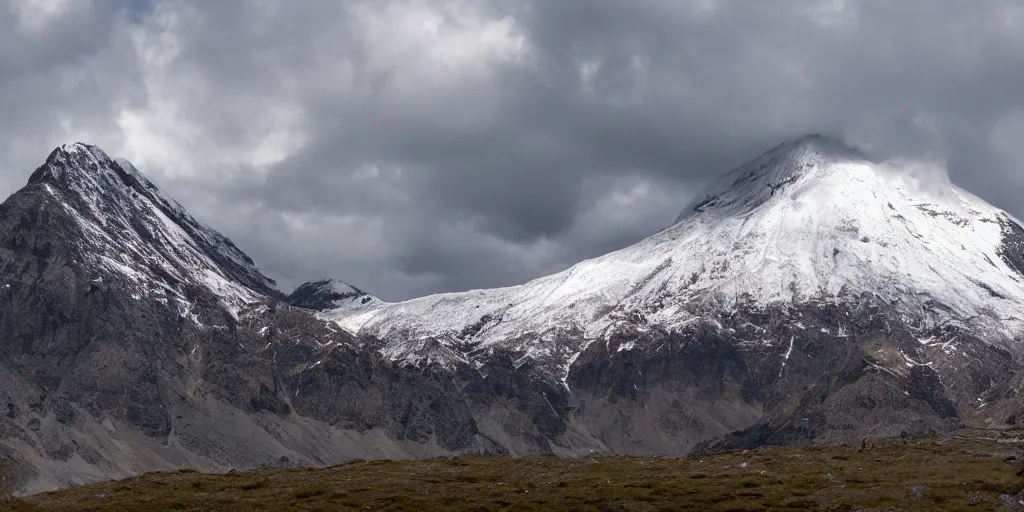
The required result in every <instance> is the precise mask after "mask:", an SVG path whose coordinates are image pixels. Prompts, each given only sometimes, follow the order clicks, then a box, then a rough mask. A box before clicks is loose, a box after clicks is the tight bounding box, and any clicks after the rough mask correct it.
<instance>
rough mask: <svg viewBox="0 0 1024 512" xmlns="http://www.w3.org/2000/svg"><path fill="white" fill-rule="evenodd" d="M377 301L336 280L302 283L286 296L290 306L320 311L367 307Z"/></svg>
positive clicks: (357, 289)
mask: <svg viewBox="0 0 1024 512" xmlns="http://www.w3.org/2000/svg"><path fill="white" fill-rule="evenodd" d="M377 301H378V300H377V298H376V297H374V296H373V295H370V294H368V293H366V292H364V291H362V290H360V289H359V288H356V287H355V286H352V285H350V284H348V283H346V282H343V281H338V280H336V279H322V280H320V281H312V282H308V283H303V284H301V285H299V287H298V288H296V289H295V291H293V292H292V293H291V294H290V295H289V296H288V303H289V304H291V305H292V306H295V307H299V308H304V309H314V310H320V311H322V310H337V309H339V308H359V307H364V306H367V307H368V306H370V305H371V304H373V303H375V302H377Z"/></svg>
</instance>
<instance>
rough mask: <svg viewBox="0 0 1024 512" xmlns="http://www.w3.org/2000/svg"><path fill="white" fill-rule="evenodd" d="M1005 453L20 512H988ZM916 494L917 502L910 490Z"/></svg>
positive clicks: (464, 471)
mask: <svg viewBox="0 0 1024 512" xmlns="http://www.w3.org/2000/svg"><path fill="white" fill-rule="evenodd" d="M1011 453H1020V447H1018V446H1017V445H1016V444H1013V443H1006V442H1002V443H1000V442H996V441H992V440H977V439H975V440H969V439H959V440H955V439H947V440H938V439H921V440H915V441H909V442H906V443H888V444H884V445H879V446H875V447H871V448H869V449H868V450H866V451H860V450H859V449H858V448H856V447H844V446H832V447H789V448H764V449H760V450H755V451H751V452H749V453H729V454H722V455H716V456H713V457H705V458H692V459H659V458H600V459H576V460H568V459H555V458H544V457H526V458H518V459H513V458H484V457H465V458H457V459H444V460H441V459H439V460H429V461H418V462H360V463H354V464H348V465H344V466H338V467H332V468H326V469H316V470H313V469H289V470H262V471H254V472H247V473H234V472H233V473H229V474H225V475H207V474H200V473H195V472H191V471H187V470H186V471H178V472H173V473H153V474H147V475H143V476H141V477H138V478H135V479H132V480H127V481H121V482H111V483H105V484H99V485H93V486H89V487H83V488H79V489H69V490H65V491H60V492H56V493H49V494H43V495H37V496H33V497H31V498H30V499H29V500H28V501H27V502H21V503H20V504H19V505H18V506H21V507H25V508H23V509H22V510H29V509H31V510H36V511H41V510H47V511H48V510H54V511H72V510H75V511H77V510H90V511H97V512H101V511H128V510H132V511H135V510H138V511H151V510H152V511H155V510H160V511H164V510H205V511H209V510H226V511H259V510H264V511H278V510H309V511H312V510H323V511H327V510H387V511H421V510H439V511H445V510H469V511H481V512H483V511H497V510H507V511H529V510H538V511H540V510H543V511H619V510H641V511H670V510H700V511H703V510H718V511H754V510H797V511H798V510H834V511H854V510H894V511H895V510H898V511H908V510H922V511H924V510H927V511H941V510H986V511H988V510H995V509H997V508H998V506H999V495H1000V494H1002V493H1016V492H1017V491H1020V490H1021V488H1024V477H1021V476H1019V475H1018V474H1017V473H1018V469H1020V466H1015V465H1013V464H1010V463H1009V462H1007V461H1006V460H1005V459H1006V457H1007V455H1009V454H1011ZM915 488H916V492H915Z"/></svg>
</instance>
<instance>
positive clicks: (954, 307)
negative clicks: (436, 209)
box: [0, 136, 1024, 493]
mask: <svg viewBox="0 0 1024 512" xmlns="http://www.w3.org/2000/svg"><path fill="white" fill-rule="evenodd" d="M932 185H934V184H932ZM0 267H2V274H0V311H2V313H0V400H4V402H3V404H0V405H5V409H6V410H5V414H3V415H0V457H2V458H3V460H4V461H5V462H6V465H7V466H9V467H10V468H12V472H11V473H12V476H13V477H14V480H15V481H14V484H15V486H16V487H17V488H18V489H19V490H20V491H21V492H26V493H31V492H38V491H43V490H48V489H53V488H58V487H66V486H71V485H77V484H81V483H86V482H91V481H96V480H103V479H111V478H120V477H127V476H131V475H135V474H138V473H140V472H144V471H152V470H161V469H174V468H181V467H191V468H196V469H200V470H205V471H224V470H227V469H231V468H239V469H245V468H252V467H260V466H289V465H325V464H335V463H341V462H344V461H347V460H352V459H373V458H420V457H433V456H443V455H452V454H467V453H480V454H512V455H519V454H527V453H546V454H553V455H559V456H578V455H592V454H596V455H610V454H629V455H665V456H679V455H684V454H687V453H691V452H694V451H696V452H698V453H702V452H710V451H717V450H727V449H739V448H747V447H753V446H759V445H764V444H789V443H805V442H849V441H852V440H858V439H860V438H861V437H863V436H876V437H888V436H901V435H902V436H912V435H920V434H924V433H928V432H938V431H948V430H951V429H956V428H959V427H963V426H974V427H983V428H1005V427H1010V426H1013V425H1015V424H1017V422H1018V421H1021V422H1024V404H1022V402H1021V401H1020V400H1019V398H1018V396H1019V393H1020V391H1021V388H1022V386H1024V371H1022V370H1024V366H1022V364H1021V356H1022V355H1024V354H1022V349H1021V347H1022V344H1021V335H1022V333H1024V313H1022V311H1024V309H1022V307H1024V273H1022V271H1024V228H1022V227H1021V225H1020V223H1019V222H1018V221H1017V220H1016V219H1014V218H1012V217H1011V216H1009V215H1008V214H1006V213H1004V212H1002V211H1000V210H998V209H996V208H994V207H992V206H990V205H988V204H986V203H985V202H983V201H981V200H980V199H978V198H976V197H973V196H971V195H970V194H968V193H967V192H965V191H962V190H960V189H958V188H956V187H955V186H953V185H951V184H949V183H940V184H938V186H928V187H923V186H920V184H919V183H916V182H914V181H913V180H910V179H909V178H907V175H906V174H905V173H901V172H900V169H899V168H898V164H892V163H885V162H876V161H872V160H871V159H870V158H868V157H866V156H864V155H862V154H861V153H859V152H858V151H856V150H854V149H851V148H849V147H847V146H845V145H844V144H842V143H841V142H839V141H836V140H832V139H828V138H824V137H820V136H808V137H804V138H801V139H797V140H794V141H790V142H787V143H784V144H782V145H780V146H778V147H776V148H773V149H772V150H769V151H768V152H767V153H765V154H764V155H762V156H760V157H758V158H757V159H755V160H753V161H752V162H750V163H748V164H746V165H744V166H742V167H740V168H739V169H737V170H736V171H733V172H731V173H729V174H727V175H725V176H723V177H722V178H721V179H720V180H719V181H717V182H716V183H714V184H712V185H711V186H710V187H709V188H708V189H707V190H706V191H705V192H704V193H702V194H700V195H699V196H698V197H697V198H696V199H695V200H694V201H693V203H691V204H690V205H689V206H687V207H686V208H685V210H684V211H683V212H682V214H681V215H680V216H679V218H678V219H677V222H676V224H675V225H673V226H672V227H671V228H669V229H667V230H664V231H662V232H660V233H658V234H656V235H654V236H652V237H649V238H647V239H645V240H643V241H641V242H639V243H637V244H635V245H633V246H630V247H627V248H625V249H622V250H620V251H617V252H614V253H611V254H608V255H605V256H601V257H599V258H595V259H592V260H588V261H584V262H581V263H579V264H577V265H575V266H573V267H572V268H570V269H568V270H566V271H564V272H561V273H558V274H555V275H551V276H547V277H542V278H539V279H536V280H534V281H531V282H529V283H526V284H523V285H521V286H517V287H511V288H502V289H495V290H475V291H471V292H465V293H456V294H444V295H437V296H430V297H423V298H419V299H414V300H410V301H406V302H401V303H387V302H384V301H381V300H379V299H377V298H376V297H374V296H372V295H370V294H369V293H366V292H364V291H362V290H360V289H358V288H355V287H352V286H350V285H347V284H345V283H342V282H340V281H334V280H322V281H317V282H311V283H307V284H305V285H302V286H300V287H299V288H298V289H296V290H295V291H294V292H293V293H292V294H290V295H286V294H284V293H282V292H281V291H279V290H278V289H277V287H276V284H275V283H274V282H273V280H271V279H269V278H267V277H266V276H264V275H263V274H262V273H261V272H260V271H259V269H258V268H257V267H256V266H255V264H254V263H253V261H252V260H251V259H250V258H249V257H248V256H246V255H245V254H244V253H242V252H241V251H240V250H239V249H238V248H237V247H236V246H235V245H234V244H232V243H231V241H230V240H228V239H227V238H225V237H224V236H222V235H220V234H219V233H217V232H216V231H214V230H213V229H211V228H210V227H208V226H205V225H204V224H202V223H201V222H199V221H197V220H196V219H195V218H193V217H192V216H191V215H189V214H188V213H187V212H186V211H185V209H184V208H182V207H181V206H180V205H179V204H178V203H176V202H175V201H174V200H172V199H171V198H169V197H167V196H166V195H165V194H163V193H162V192H161V191H160V189H159V188H158V187H157V186H156V185H155V184H154V183H153V182H152V181H150V180H149V179H147V178H146V177H145V176H144V175H143V174H142V173H140V172H139V171H138V170H136V169H135V168H134V167H133V166H132V165H131V164H130V163H128V162H127V161H124V160H114V159H111V158H110V157H108V156H107V155H106V154H105V153H104V152H103V151H101V150H100V149H98V148H96V147H95V146H90V145H86V144H80V143H76V144H69V145H64V146H61V147H60V148H57V149H56V150H55V151H54V152H53V153H52V154H51V155H50V156H49V158H47V160H46V162H45V163H44V164H43V165H42V166H41V167H40V168H39V169H37V170H36V171H35V172H34V173H33V174H32V176H31V178H30V179H29V182H28V184H27V185H26V186H25V187H24V188H22V189H21V190H19V191H18V192H16V193H15V194H13V195H12V196H11V197H9V198H8V199H7V200H6V201H5V202H4V203H3V204H2V205H0Z"/></svg>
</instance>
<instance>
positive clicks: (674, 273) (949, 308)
mask: <svg viewBox="0 0 1024 512" xmlns="http://www.w3.org/2000/svg"><path fill="white" fill-rule="evenodd" d="M922 166H924V164H911V163H893V162H876V161H873V160H872V159H871V158H869V157H867V156H865V155H863V154H862V153H860V152H859V151H857V150H855V149H853V148H850V147H848V146H847V145H845V144H843V143H842V142H841V141H837V140H835V139H830V138H827V137H820V136H809V137H803V138H800V139H797V140H795V141H791V142H788V143H785V144H782V145H780V146H778V147H776V148H773V149H771V150H769V151H768V152H766V153H765V154H763V155H762V156H760V157H758V158H756V159H754V160H753V161H751V162H750V163H748V164H746V165H743V166H741V167H740V168H738V169H736V170H735V171H732V172H730V173H728V174H726V175H725V176H723V177H722V178H721V179H720V180H717V181H716V182H714V183H712V184H711V186H709V187H708V188H707V190H706V191H705V192H704V193H702V194H698V198H697V200H695V201H694V202H693V203H692V204H691V205H690V206H688V207H687V208H686V209H684V211H683V213H682V214H681V215H680V216H679V219H678V222H677V223H676V224H675V225H673V226H672V227H670V228H668V229H666V230H664V231H662V232H660V233H658V234H656V235H654V236H651V237H649V238H647V239H645V240H642V241H640V242H638V243H637V244H634V245H632V246H630V247H627V248H625V249H622V250H619V251H616V252H613V253H610V254H607V255H604V256H601V257H598V258H594V259H591V260H587V261H583V262H581V263H578V264H576V265H574V266H573V267H571V268H569V269H568V270H566V271H564V272H560V273H558V274H554V275H551V276H546V277H542V278H539V279H536V280H533V281H531V282H529V283H526V284H524V285H521V286H515V287H510V288H502V289H494V290H475V291H469V292H464V293H450V294H442V295H435V296H430V297H423V298H419V299H413V300H410V301H406V302H401V303H396V304H383V303H380V304H375V305H371V307H368V308H364V309H362V310H359V309H356V310H353V309H351V308H346V309H344V310H339V311H337V312H334V313H333V314H332V315H331V316H332V317H333V318H334V319H335V320H336V321H338V322H339V324H340V325H342V326H343V327H345V328H347V329H349V330H351V331H354V332H358V333H361V334H368V335H373V336H378V337H380V338H381V339H384V340H387V347H386V348H385V349H384V351H385V352H386V353H388V354H390V355H392V356H394V357H408V354H409V353H412V352H413V351H410V349H409V347H413V346H417V345H419V344H422V343H423V342H424V341H423V340H429V339H441V340H450V341H449V342H448V343H449V346H452V347H454V346H456V345H458V344H460V343H462V344H464V343H467V342H471V343H472V344H474V346H475V347H477V348H476V349H475V350H483V349H486V348H487V347H497V346H501V347H508V348H512V349H514V350H520V351H522V352H524V353H525V354H527V355H529V356H531V357H541V358H543V357H549V356H550V357H553V358H554V359H556V360H558V364H569V363H571V360H572V358H573V357H575V356H574V354H578V353H579V351H580V350H582V348H583V347H585V346H586V345H587V344H588V343H591V342H592V341H594V340H597V339H602V338H605V337H607V336H609V335H611V334H612V333H614V332H616V331H617V330H619V329H621V328H628V329H633V330H640V331H643V330H646V329H652V328H657V329H662V330H672V329H678V328H681V327H682V326H685V325H687V324H688V323H690V322H692V321H694V320H695V319H699V318H702V317H703V318H709V317H713V316H714V315H715V314H716V313H715V312H716V311H725V310H728V309H730V308H732V307H734V306H735V304H736V303H737V302H738V301H743V302H745V303H752V304H754V305H756V306H761V307H766V306H768V305H769V304H772V303H786V304H800V303H804V302H806V301H810V300H853V299H852V298H855V297H860V296H862V295H863V294H867V295H868V296H872V297H875V298H876V300H877V301H879V302H880V303H884V304H887V305H889V304H892V305H894V307H896V308H897V310H898V311H899V312H900V313H901V314H904V315H905V316H906V318H907V319H908V321H909V322H911V323H912V324H914V325H918V326H920V327H921V328H928V327H935V326H938V325H944V324H954V325H960V326H967V327H971V328H972V329H974V330H975V332H980V333H984V334H985V335H986V337H987V339H989V340H991V341H992V342H994V343H997V342H1004V343H1005V342H1008V341H1009V340H1012V339H1015V338H1018V337H1020V335H1021V334H1022V331H1024V319H1022V315H1020V311H1022V310H1024V279H1022V278H1024V275H1022V274H1021V273H1020V272H1019V271H1018V269H1024V251H1022V249H1021V248H1022V247H1024V229H1022V228H1021V227H1020V225H1019V224H1018V223H1017V222H1016V221H1015V220H1014V219H1012V218H1011V217H1010V216H1009V215H1007V214H1006V213H1004V212H1002V211H1001V210H999V209H997V208H995V207H992V206H990V205H988V204H986V203H985V202H984V201H982V200H980V199H978V198H976V197H974V196H972V195H971V194H969V193H967V192H965V191H963V190H961V189H959V188H957V187H955V186H954V185H952V184H950V183H949V182H948V179H945V178H944V177H943V176H942V173H941V172H929V173H924V174H922V173H919V172H917V167H922ZM921 176H925V178H922V177H921ZM922 180H924V181H922ZM844 297H845V298H844ZM567 333H569V334H567ZM556 338H557V339H559V340H561V341H560V342H559V343H553V342H552V340H554V339H556ZM565 340H574V341H570V342H568V343H567V342H566V341H565ZM453 353H454V352H453ZM455 356H458V354H455Z"/></svg>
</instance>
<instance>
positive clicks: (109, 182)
mask: <svg viewBox="0 0 1024 512" xmlns="http://www.w3.org/2000/svg"><path fill="white" fill-rule="evenodd" d="M38 188H41V189H42V190H44V191H45V193H46V194H47V195H48V196H50V197H51V198H52V199H53V200H55V201H57V203H58V204H60V206H61V208H62V209H63V210H64V211H65V213H67V214H68V215H69V216H70V218H71V219H73V220H74V222H75V224H76V225H77V226H78V229H79V231H80V232H81V235H80V238H81V240H79V243H80V246H81V248H82V257H83V259H86V260H89V261H91V263H93V264H94V265H95V266H96V267H97V268H100V269H103V271H105V272H110V273H113V274H114V275H117V276H120V278H123V279H125V280H126V282H127V283H128V287H129V288H131V289H132V294H133V296H139V297H142V296H144V295H146V296H151V295H155V296H159V297H162V298H164V299H168V298H170V299H174V300H177V301H179V302H181V303H182V304H183V307H185V308H186V309H187V306H185V305H184V304H186V303H187V302H188V301H187V300H186V299H185V296H186V295H188V293H186V291H185V289H186V288H187V287H188V286H191V285H194V286H200V287H202V288H205V289H207V290H208V291H209V292H210V293H212V294H213V295H214V296H215V297H217V298H218V300H220V301H221V302H222V304H223V305H224V306H225V307H226V308H228V310H230V311H232V312H234V311H237V310H238V308H240V307H242V306H244V305H245V304H249V303H252V302H256V301H258V300H261V298H262V297H265V296H274V297H280V296H281V293H280V292H278V291H277V289H276V285H275V283H274V281H273V280H272V279H270V278H268V277H266V276H264V275H263V274H262V273H261V272H260V271H259V269H257V268H256V266H255V264H254V263H253V261H252V259H250V258H249V257H248V256H246V255H245V253H243V252H242V251H241V250H239V249H238V248H237V247H236V246H235V245H234V244H233V243H232V242H231V241H230V240H229V239H228V238H226V237H224V236H223V235H221V234H220V233H218V232H216V231H215V230H213V229H211V228H209V227H207V226H206V225H204V224H203V223H201V222H199V221H198V220H196V219H195V218H194V217H192V216H191V215H190V214H189V213H188V212H187V211H185V209H184V208H183V207H182V206H181V205H179V204H178V203H177V202H176V201H174V200H173V199H171V198H170V197H168V196H167V195H166V194H164V193H163V192H162V191H161V190H160V188H159V187H158V186H157V185H156V184H155V183H154V182H153V181H151V180H150V179H148V178H147V177H146V176H145V175H143V174H142V173H141V172H139V171H138V170H137V169H136V168H135V167H134V166H133V165H132V164H131V163H129V162H128V161H127V160H123V159H116V160H115V159H111V158H110V157H109V156H108V155H107V154H106V153H105V152H104V151H103V150H101V149H100V148H98V147H96V146H93V145H89V144H84V143H80V142H76V143H73V144H64V145H62V146H60V147H58V148H56V149H55V150H54V151H53V152H52V153H50V156H49V157H48V158H47V159H46V162H45V163H44V164H43V165H42V166H40V167H39V168H38V169H36V171H35V172H34V173H32V175H31V177H30V178H29V181H28V186H27V187H26V189H30V190H31V189H38Z"/></svg>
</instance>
